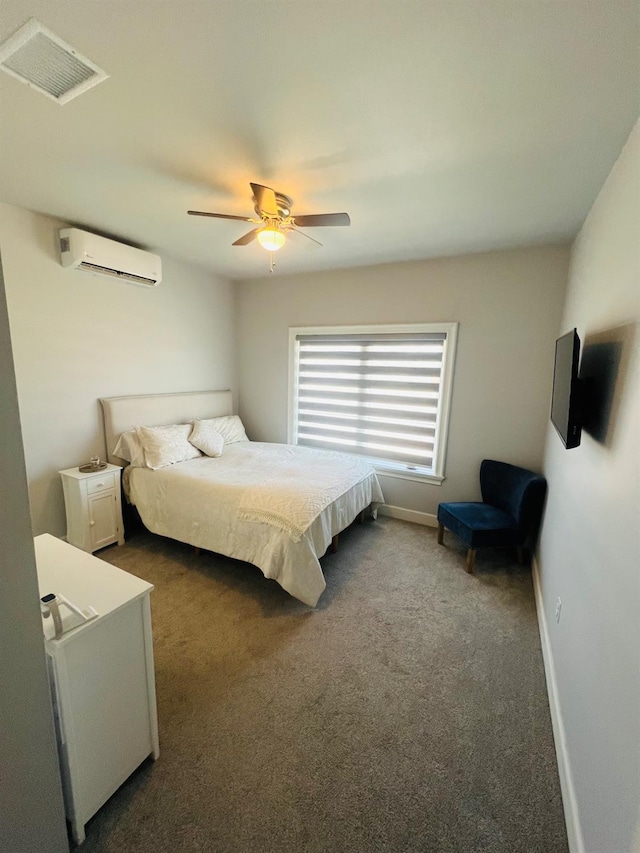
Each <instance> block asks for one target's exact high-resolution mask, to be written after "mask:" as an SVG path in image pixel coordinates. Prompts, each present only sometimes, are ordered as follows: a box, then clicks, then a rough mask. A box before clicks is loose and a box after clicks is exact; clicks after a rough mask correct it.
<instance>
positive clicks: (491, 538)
mask: <svg viewBox="0 0 640 853" xmlns="http://www.w3.org/2000/svg"><path fill="white" fill-rule="evenodd" d="M480 491H481V492H482V501H481V502H479V501H477V502H468V503H467V502H456V503H441V504H440V505H439V506H438V543H439V544H440V545H442V544H444V530H445V527H446V528H447V530H450V531H451V532H452V533H454V534H455V535H456V536H457V537H458V539H461V540H462V542H464V544H465V545H466V546H467V549H468V550H467V571H468V572H472V571H473V564H474V561H475V557H476V551H477V550H478V548H503V547H512V548H513V547H515V548H517V552H518V562H519V563H523V562H524V552H523V548H524V547H525V545H533V544H534V543H535V538H536V536H537V533H538V526H539V524H540V518H541V516H542V507H543V504H544V498H545V494H546V491H547V481H546V480H545V478H544V477H543V476H541V475H540V474H535V473H534V472H533V471H528V470H527V469H526V468H518V467H517V466H516V465H509V464H507V463H506V462H496V461H495V460H493V459H484V460H483V461H482V464H481V466H480Z"/></svg>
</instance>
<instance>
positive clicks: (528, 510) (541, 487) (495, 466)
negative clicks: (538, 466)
mask: <svg viewBox="0 0 640 853" xmlns="http://www.w3.org/2000/svg"><path fill="white" fill-rule="evenodd" d="M480 490H481V492H482V500H483V501H484V502H485V503H488V504H491V505H492V506H496V507H498V509H501V510H503V511H504V512H508V513H509V515H510V516H511V517H512V518H514V519H515V521H516V523H517V524H518V527H520V528H522V529H523V530H528V531H534V530H535V528H536V527H537V526H538V524H539V523H540V517H541V515H542V506H543V504H544V497H545V494H546V491H547V481H546V480H545V478H544V477H543V476H542V475H541V474H536V473H535V472H534V471H529V470H527V469H526V468H519V467H518V466H517V465H509V464H508V463H507V462H497V461H496V460H495V459H483V460H482V464H481V465H480Z"/></svg>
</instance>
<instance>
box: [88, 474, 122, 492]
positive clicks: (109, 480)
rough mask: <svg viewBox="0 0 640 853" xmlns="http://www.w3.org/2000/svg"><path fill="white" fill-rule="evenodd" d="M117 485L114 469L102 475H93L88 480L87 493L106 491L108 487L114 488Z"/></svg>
mask: <svg viewBox="0 0 640 853" xmlns="http://www.w3.org/2000/svg"><path fill="white" fill-rule="evenodd" d="M115 485H116V477H115V474H114V473H113V471H107V472H105V473H104V474H102V475H101V476H100V477H92V478H91V479H90V480H87V494H88V495H95V494H96V492H105V491H106V490H107V489H113V488H115Z"/></svg>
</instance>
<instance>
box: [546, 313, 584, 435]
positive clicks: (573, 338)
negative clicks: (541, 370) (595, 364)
mask: <svg viewBox="0 0 640 853" xmlns="http://www.w3.org/2000/svg"><path fill="white" fill-rule="evenodd" d="M579 359H580V338H579V337H578V333H577V331H576V329H573V330H572V331H571V332H567V334H566V335H563V336H562V337H561V338H558V340H557V341H556V358H555V364H554V368H553V396H552V399H551V423H552V424H553V425H554V427H555V428H556V431H557V433H558V435H559V436H560V438H561V439H562V443H563V444H564V446H565V447H566V448H571V447H577V446H578V445H579V444H580V436H581V433H582V423H581V411H580V409H581V399H580V390H581V389H580V380H579V378H578V362H579Z"/></svg>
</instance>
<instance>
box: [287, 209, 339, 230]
mask: <svg viewBox="0 0 640 853" xmlns="http://www.w3.org/2000/svg"><path fill="white" fill-rule="evenodd" d="M293 219H294V222H295V223H296V225H301V226H302V227H303V228H312V227H313V228H315V227H316V226H318V225H351V220H350V219H349V214H348V213H310V214H308V215H307V216H294V217H293Z"/></svg>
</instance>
